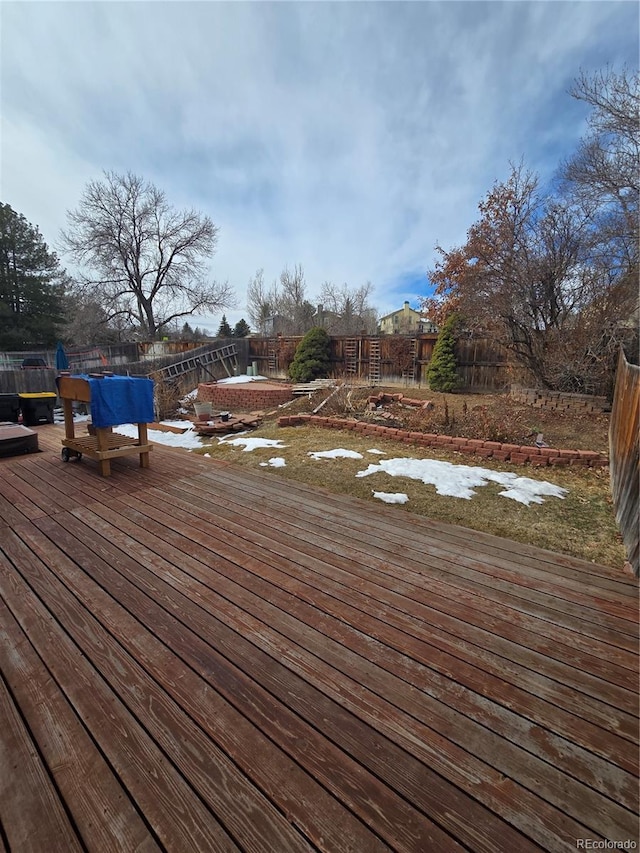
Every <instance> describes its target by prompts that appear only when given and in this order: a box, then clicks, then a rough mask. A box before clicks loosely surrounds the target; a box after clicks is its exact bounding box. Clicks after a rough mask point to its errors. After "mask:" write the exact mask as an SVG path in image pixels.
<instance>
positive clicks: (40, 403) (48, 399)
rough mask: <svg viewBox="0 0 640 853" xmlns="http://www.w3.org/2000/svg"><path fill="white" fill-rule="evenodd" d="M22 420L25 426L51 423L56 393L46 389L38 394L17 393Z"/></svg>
mask: <svg viewBox="0 0 640 853" xmlns="http://www.w3.org/2000/svg"><path fill="white" fill-rule="evenodd" d="M18 397H19V398H20V409H21V410H22V421H23V423H24V424H25V426H38V424H52V423H53V407H54V406H55V402H56V397H57V395H56V394H54V393H50V392H48V391H42V392H40V393H38V394H18Z"/></svg>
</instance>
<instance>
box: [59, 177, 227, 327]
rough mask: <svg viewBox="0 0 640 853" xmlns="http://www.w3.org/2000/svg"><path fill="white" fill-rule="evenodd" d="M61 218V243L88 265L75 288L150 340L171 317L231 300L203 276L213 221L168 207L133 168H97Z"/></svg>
mask: <svg viewBox="0 0 640 853" xmlns="http://www.w3.org/2000/svg"><path fill="white" fill-rule="evenodd" d="M67 218H68V223H69V224H68V228H67V229H66V230H65V231H63V232H62V243H63V247H64V249H65V250H66V251H67V252H68V253H69V254H70V256H71V257H72V258H73V260H74V261H76V262H77V263H78V264H80V265H81V266H86V267H87V268H88V269H89V270H91V271H93V276H89V275H85V276H83V277H82V279H81V287H82V289H83V291H84V293H85V294H86V295H92V296H93V297H94V298H95V299H96V300H98V301H99V303H100V304H101V305H102V306H103V307H104V308H105V309H106V310H107V311H108V314H109V318H110V319H111V318H114V317H117V316H119V317H123V318H125V319H126V320H127V321H128V322H129V323H130V324H131V325H132V326H137V328H138V329H139V331H140V333H141V334H144V335H148V336H149V337H150V338H152V339H153V338H156V337H157V336H158V335H159V333H160V332H161V331H162V330H163V329H165V328H166V327H168V326H169V325H170V324H171V323H172V322H173V321H174V320H176V319H177V318H179V317H186V316H190V315H193V314H200V313H203V312H214V311H217V310H219V309H220V308H222V307H226V306H229V305H232V303H233V299H232V289H231V288H230V286H229V284H228V283H227V282H225V283H223V284H219V283H216V282H211V281H209V280H208V279H207V277H206V263H207V260H208V259H209V258H211V257H212V256H213V254H214V252H215V248H216V243H217V238H218V228H217V226H215V225H214V224H213V222H212V221H211V219H210V218H209V217H208V216H203V215H201V214H199V213H197V212H196V211H194V210H184V211H179V210H176V209H175V208H173V207H172V206H171V205H170V204H169V203H168V202H167V200H166V197H165V194H164V192H162V191H161V190H159V189H158V188H157V187H155V186H154V185H153V184H151V183H148V182H146V181H144V180H143V179H142V178H140V177H138V176H137V175H134V174H132V173H130V172H129V173H127V174H126V175H120V174H117V173H115V172H105V173H104V179H103V180H102V181H91V182H90V183H89V184H87V186H86V188H85V190H84V193H83V195H82V197H81V199H80V204H79V206H78V208H77V209H76V210H73V211H69V212H68V213H67Z"/></svg>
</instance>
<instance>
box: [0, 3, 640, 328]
mask: <svg viewBox="0 0 640 853" xmlns="http://www.w3.org/2000/svg"><path fill="white" fill-rule="evenodd" d="M637 33H638V10H637V7H636V6H635V4H629V3H623V2H611V3H608V2H593V3H580V2H575V3H540V2H519V3H484V2H477V3H473V4H462V3H446V2H429V3H402V2H397V3H393V4H382V3H380V4H378V3H326V4H322V3H298V4H289V3H286V4H285V3H283V4H280V3H126V4H122V3H113V4H110V3H91V4H82V3H51V4H32V3H14V4H3V30H2V59H1V63H2V66H1V72H2V81H3V88H2V114H3V142H2V167H1V168H2V172H1V179H2V190H3V200H4V201H5V202H8V203H10V204H11V205H12V206H13V207H14V208H15V209H16V210H18V211H20V212H22V213H24V214H25V215H26V216H27V218H28V219H30V221H32V222H34V223H35V224H37V225H39V226H40V228H41V230H42V232H43V234H44V237H45V239H46V240H47V241H48V242H49V243H55V242H56V240H57V233H58V229H59V228H60V227H61V226H62V225H63V224H64V215H65V211H66V209H68V208H72V207H74V206H75V205H76V204H77V202H78V199H79V196H80V193H81V189H82V186H83V185H84V183H85V182H86V181H87V180H88V179H89V178H92V177H97V176H99V175H100V172H101V171H102V170H103V169H116V170H120V171H125V170H127V169H131V170H133V171H135V172H138V173H140V174H143V175H144V176H145V177H148V178H149V179H150V180H152V181H154V182H155V183H157V184H158V185H159V186H160V187H162V188H163V189H165V190H166V192H167V195H168V197H169V199H170V200H172V201H173V202H174V203H176V204H178V205H188V206H194V207H196V208H198V209H200V210H203V211H204V212H206V213H208V214H210V215H211V216H212V218H213V219H214V221H215V222H216V223H217V224H218V225H219V226H220V228H221V232H220V241H219V250H218V254H217V256H216V258H215V260H214V263H213V267H212V270H213V274H214V275H215V276H216V277H217V278H219V279H227V278H228V279H229V280H230V281H231V283H232V284H233V285H234V286H235V287H236V288H237V291H238V307H237V309H235V310H234V311H228V312H227V317H228V319H229V320H230V322H232V323H234V322H236V320H237V319H239V317H240V316H242V315H246V310H245V305H244V300H245V291H246V284H247V281H248V279H249V277H250V276H251V275H253V273H254V272H255V271H256V269H257V268H259V267H264V269H265V278H266V279H267V281H271V280H272V279H273V278H275V277H276V276H277V275H278V274H279V272H280V270H281V269H282V268H283V267H284V266H285V265H289V266H292V265H293V264H295V263H302V265H303V266H304V268H305V271H306V273H307V280H308V282H309V290H310V296H312V297H313V296H314V295H315V294H316V293H317V291H318V290H319V289H320V286H321V284H322V282H323V281H325V280H327V279H329V280H334V281H336V282H343V281H346V282H348V283H349V284H351V285H358V284H361V283H363V282H364V281H366V280H371V281H372V283H373V284H374V287H375V289H376V298H375V301H376V303H377V307H378V308H379V309H380V311H381V313H385V312H387V311H389V310H393V309H395V308H396V307H398V306H399V305H400V304H401V302H402V299H403V298H414V296H415V295H416V294H417V293H419V292H420V287H419V285H416V284H415V281H414V283H413V284H412V285H411V286H408V285H407V284H406V277H407V276H408V275H410V276H413V277H414V280H415V276H416V275H418V274H419V273H420V272H421V271H424V270H426V269H427V268H428V267H429V266H430V265H431V264H432V263H433V259H434V253H433V247H434V244H435V243H436V241H440V242H442V243H443V244H444V245H445V246H447V245H452V244H455V243H457V242H460V241H461V240H462V239H463V238H464V235H465V232H466V229H467V228H468V226H469V225H470V224H471V222H472V221H473V218H474V216H475V213H476V205H477V202H478V201H479V199H480V198H481V197H482V196H483V195H484V193H485V192H486V191H487V190H488V189H489V187H490V185H491V183H492V182H493V181H494V179H496V178H501V177H504V176H505V175H506V172H507V169H508V160H509V159H513V160H518V159H519V158H520V157H521V156H522V155H524V157H525V158H526V160H527V161H528V162H529V163H530V165H532V166H533V167H534V168H537V169H539V170H541V172H542V173H543V177H544V178H545V179H546V178H548V177H549V176H550V175H551V174H552V172H553V170H554V168H555V166H556V165H557V163H558V161H559V160H560V159H561V158H562V157H563V156H567V155H568V154H569V153H570V152H571V150H572V149H573V147H574V146H575V143H576V141H577V139H578V137H579V135H580V133H581V132H582V130H583V127H584V117H585V114H586V110H585V109H584V107H583V106H581V105H579V104H576V103H575V102H573V101H572V100H571V99H570V98H569V96H568V95H567V94H566V90H567V88H568V87H569V86H570V84H571V81H572V79H573V78H574V77H575V76H576V75H577V74H578V72H579V71H580V68H581V67H584V68H585V69H587V70H589V69H592V68H598V67H601V66H603V65H604V64H605V63H606V62H611V63H613V64H618V65H620V64H622V62H623V61H625V60H626V61H627V62H629V63H630V64H631V65H634V64H635V63H636V62H637V54H638V35H637ZM407 287H409V290H408V291H407ZM219 319H220V318H219V317H217V318H208V319H206V320H203V321H198V320H196V321H195V322H194V324H199V325H204V324H205V323H208V325H209V326H210V327H213V326H216V325H217V323H218V322H219ZM214 331H215V329H214Z"/></svg>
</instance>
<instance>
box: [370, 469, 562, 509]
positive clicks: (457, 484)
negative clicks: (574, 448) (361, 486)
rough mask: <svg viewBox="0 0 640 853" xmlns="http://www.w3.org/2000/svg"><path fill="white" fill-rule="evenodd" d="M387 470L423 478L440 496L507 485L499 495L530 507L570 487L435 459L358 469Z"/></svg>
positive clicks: (466, 494) (559, 495) (461, 495)
mask: <svg viewBox="0 0 640 853" xmlns="http://www.w3.org/2000/svg"><path fill="white" fill-rule="evenodd" d="M378 473H385V474H390V475H391V476H392V477H408V478H409V479H411V480H421V481H422V482H423V483H425V484H427V485H433V486H435V487H436V492H437V493H438V494H439V495H447V496H449V497H453V498H464V499H465V500H470V499H471V498H472V497H473V496H474V495H475V494H476V492H475V491H474V489H475V488H476V487H479V486H486V485H487V483H498V484H499V485H501V486H505V490H504V491H502V492H500V493H499V494H500V496H501V497H504V498H510V499H511V500H514V501H518V503H522V504H525V505H526V506H529V504H531V503H537V504H540V503H544V498H543V495H544V496H545V497H554V498H561V499H564V496H565V495H566V494H567V489H562V488H561V487H560V486H555V485H554V484H553V483H549V482H547V481H546V480H532V479H530V478H529V477H520V476H519V475H518V474H512V473H510V472H502V471H491V470H489V469H488V468H477V467H474V466H469V465H454V464H452V463H451V462H440V461H437V460H435V459H381V460H380V462H379V463H378V464H377V465H374V464H371V465H369V467H368V468H366V469H365V470H364V471H358V473H357V474H356V477H369V476H370V475H371V474H378Z"/></svg>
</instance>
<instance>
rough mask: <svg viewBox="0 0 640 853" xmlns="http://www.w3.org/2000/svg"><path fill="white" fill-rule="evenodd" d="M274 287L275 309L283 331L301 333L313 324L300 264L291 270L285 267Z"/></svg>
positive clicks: (311, 309) (310, 305) (293, 333)
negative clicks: (280, 318)
mask: <svg viewBox="0 0 640 853" xmlns="http://www.w3.org/2000/svg"><path fill="white" fill-rule="evenodd" d="M274 287H275V290H276V293H277V296H276V310H277V313H278V314H279V315H280V316H281V317H282V318H283V322H284V326H285V328H283V331H285V332H286V333H287V334H290V335H303V334H304V333H305V332H308V331H309V329H311V328H312V326H313V314H314V307H313V305H312V303H311V302H310V301H309V300H308V299H307V283H306V281H305V277H304V270H303V268H302V266H301V264H296V265H295V266H294V268H293V271H291V270H289V268H288V267H285V268H284V269H283V270H282V272H281V273H280V284H279V287H278V286H277V285H275V283H274Z"/></svg>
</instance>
